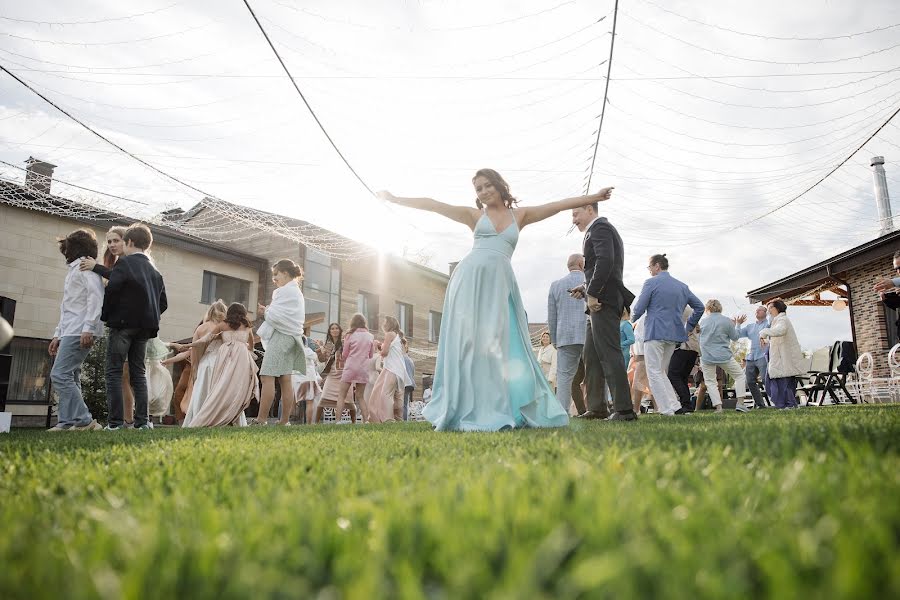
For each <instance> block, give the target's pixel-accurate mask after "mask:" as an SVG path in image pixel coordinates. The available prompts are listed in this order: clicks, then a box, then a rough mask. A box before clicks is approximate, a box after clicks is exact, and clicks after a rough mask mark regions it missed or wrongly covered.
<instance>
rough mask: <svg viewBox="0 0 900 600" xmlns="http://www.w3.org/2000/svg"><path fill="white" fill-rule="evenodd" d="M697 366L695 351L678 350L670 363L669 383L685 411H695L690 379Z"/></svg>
mask: <svg viewBox="0 0 900 600" xmlns="http://www.w3.org/2000/svg"><path fill="white" fill-rule="evenodd" d="M695 364H697V353H696V352H694V351H693V350H685V349H684V348H679V349H677V350H676V351H675V352H674V353H673V354H672V361H671V362H670V363H669V372H668V373H667V375H668V376H669V381H670V382H671V383H672V387H673V388H675V393H676V394H678V401H679V402H681V407H682V408H684V409H685V410H694V405H693V404H692V403H691V390H690V388H689V387H688V377H689V376H690V375H691V371H692V370H693V369H694V365H695Z"/></svg>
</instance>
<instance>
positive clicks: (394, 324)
mask: <svg viewBox="0 0 900 600" xmlns="http://www.w3.org/2000/svg"><path fill="white" fill-rule="evenodd" d="M384 331H385V333H387V332H390V331H393V332H394V333H396V334H397V335H399V336H401V337H402V335H403V334H402V333H400V321H398V320H397V319H396V317H392V316H390V315H388V316H386V317H385V318H384Z"/></svg>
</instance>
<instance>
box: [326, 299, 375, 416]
mask: <svg viewBox="0 0 900 600" xmlns="http://www.w3.org/2000/svg"><path fill="white" fill-rule="evenodd" d="M374 345H375V336H373V335H372V334H371V333H369V330H368V329H367V328H366V318H365V317H364V316H362V315H361V314H359V313H356V314H355V315H353V318H352V319H350V331H348V332H347V336H346V338H344V349H343V351H342V355H343V358H344V372H343V373H341V389H340V392H339V393H338V401H337V412H336V413H335V414H338V415H342V414H344V404H345V403H346V402H347V396H348V395H349V394H350V387H351V386H352V385H354V384H356V391H357V398H363V397H364V394H365V389H366V385H368V383H369V375H368V373H367V372H366V361H367V360H368V359H370V358H372V350H373V347H374ZM360 386H362V387H360ZM359 411H360V412H361V413H362V417H363V422H364V423H365V422H368V420H369V413H368V410H367V407H366V403H365V401H361V402H360V407H359Z"/></svg>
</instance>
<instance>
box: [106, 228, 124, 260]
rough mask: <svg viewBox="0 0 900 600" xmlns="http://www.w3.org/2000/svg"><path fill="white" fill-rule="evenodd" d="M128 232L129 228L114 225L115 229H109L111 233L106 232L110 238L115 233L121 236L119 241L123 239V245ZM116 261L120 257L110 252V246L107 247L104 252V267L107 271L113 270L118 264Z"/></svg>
mask: <svg viewBox="0 0 900 600" xmlns="http://www.w3.org/2000/svg"><path fill="white" fill-rule="evenodd" d="M126 231H127V228H125V227H122V226H121V225H114V226H113V227H110V228H109V231H107V232H106V235H107V236H109V234H111V233H114V234H116V235H117V236H119V239H121V240H122V243H123V244H124V243H125V232H126ZM116 259H118V257H117V256H116V255H115V254H113V253H112V252H110V251H109V246H108V245H107V246H106V250H104V252H103V266H104V267H106V268H107V269H112V268H113V265H114V264H116Z"/></svg>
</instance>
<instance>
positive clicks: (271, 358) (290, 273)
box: [254, 258, 306, 425]
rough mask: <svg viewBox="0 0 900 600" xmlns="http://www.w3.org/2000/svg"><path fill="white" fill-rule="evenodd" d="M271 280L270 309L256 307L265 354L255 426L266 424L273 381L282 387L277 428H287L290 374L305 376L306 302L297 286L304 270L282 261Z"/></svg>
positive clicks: (291, 387) (291, 405)
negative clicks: (260, 321)
mask: <svg viewBox="0 0 900 600" xmlns="http://www.w3.org/2000/svg"><path fill="white" fill-rule="evenodd" d="M272 281H273V283H275V285H276V289H275V291H273V292H272V303H271V304H269V306H263V305H262V304H260V305H259V312H260V314H262V315H264V316H265V319H266V320H265V322H264V323H263V324H262V325H261V326H260V327H259V330H258V331H257V333H258V334H259V339H260V340H261V341H262V345H263V348H264V349H265V351H266V353H265V355H264V356H263V362H262V366H261V367H260V369H259V375H260V380H261V381H262V391H261V393H260V396H261V397H260V399H259V415H258V416H257V417H256V419H255V420H254V423H255V424H259V425H266V424H267V423H268V422H269V409H270V408H271V407H272V401H273V400H274V399H275V378H276V377H277V378H278V379H279V383H280V384H281V420H280V421H279V422H278V424H279V425H289V424H290V422H291V421H290V418H291V412H292V411H293V410H294V400H295V396H294V385H293V381H292V379H291V376H292V374H293V373H299V374H301V375H306V344H305V343H304V342H303V325H304V322H305V321H306V302H305V300H304V298H303V292H301V291H300V283H301V282H302V281H303V269H301V268H300V266H299V265H297V264H296V263H294V261H292V260H290V259H287V258H283V259H281V260H279V261H278V262H277V263H275V265H274V266H273V267H272Z"/></svg>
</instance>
